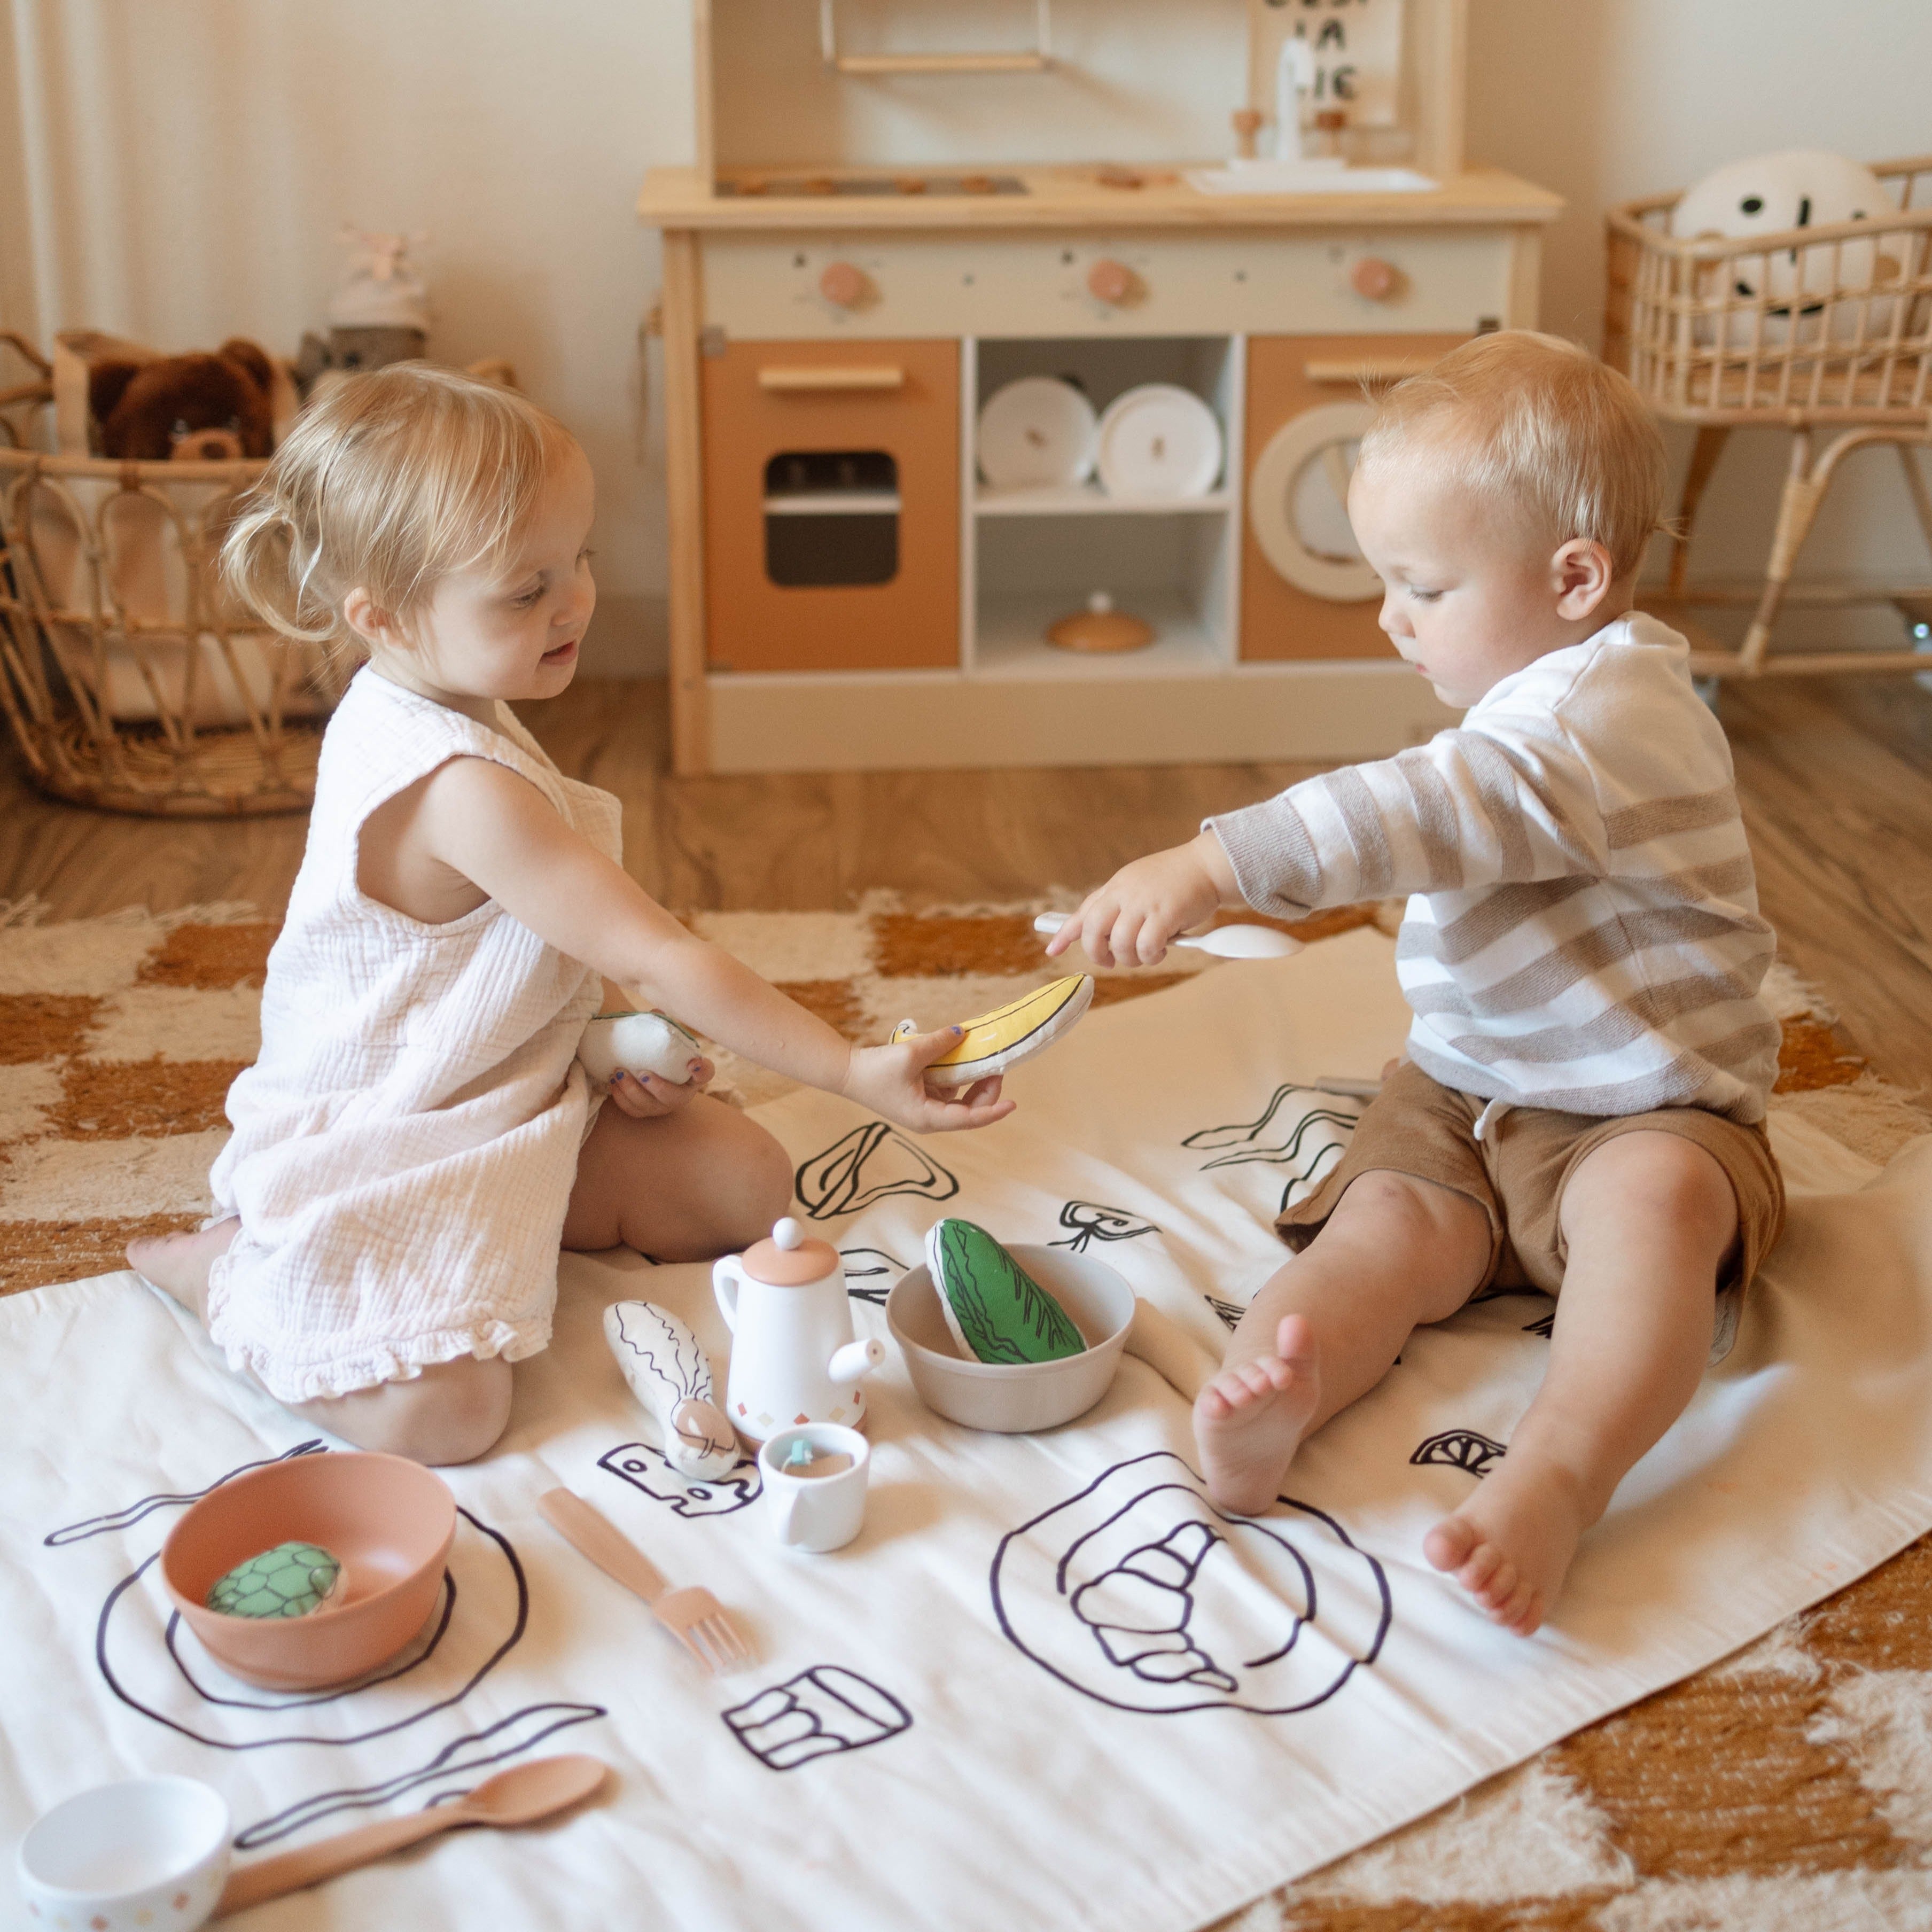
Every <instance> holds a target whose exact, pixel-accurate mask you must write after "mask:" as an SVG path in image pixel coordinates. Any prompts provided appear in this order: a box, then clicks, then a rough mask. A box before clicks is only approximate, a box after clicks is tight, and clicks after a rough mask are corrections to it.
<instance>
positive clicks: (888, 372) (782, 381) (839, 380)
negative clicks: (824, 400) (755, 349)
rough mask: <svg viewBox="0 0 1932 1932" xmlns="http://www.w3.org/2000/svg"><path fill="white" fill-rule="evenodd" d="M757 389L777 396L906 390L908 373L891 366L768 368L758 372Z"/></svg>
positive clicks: (879, 364)
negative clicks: (846, 391) (851, 390)
mask: <svg viewBox="0 0 1932 1932" xmlns="http://www.w3.org/2000/svg"><path fill="white" fill-rule="evenodd" d="M758 387H759V388H760V389H766V390H769V391H770V392H772V393H773V394H775V395H814V394H818V393H822V392H824V391H826V390H832V389H904V387H905V371H904V370H903V369H901V368H900V367H899V366H898V365H897V364H896V363H892V362H881V363H876V364H867V365H865V366H864V367H862V368H861V367H858V366H853V367H851V368H839V367H838V366H837V365H829V364H828V365H825V366H823V367H814V368H785V367H783V366H780V365H767V366H766V368H762V369H760V371H758Z"/></svg>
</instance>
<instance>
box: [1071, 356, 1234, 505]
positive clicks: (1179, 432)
mask: <svg viewBox="0 0 1932 1932" xmlns="http://www.w3.org/2000/svg"><path fill="white" fill-rule="evenodd" d="M1094 453H1095V460H1097V463H1099V466H1100V481H1101V482H1102V483H1103V484H1104V485H1105V486H1106V490H1107V493H1108V494H1109V496H1205V495H1206V494H1207V493H1208V491H1209V490H1211V489H1213V488H1214V484H1215V482H1216V481H1217V478H1219V477H1220V474H1221V425H1220V421H1219V419H1217V417H1216V416H1215V414H1214V411H1213V410H1211V409H1210V408H1209V407H1208V405H1207V404H1205V403H1204V402H1203V401H1202V400H1201V398H1199V396H1197V395H1196V394H1195V393H1194V392H1193V390H1192V389H1181V388H1180V387H1179V386H1178V385H1176V384H1175V383H1142V385H1141V386H1140V387H1139V388H1138V389H1130V390H1128V391H1127V393H1126V394H1125V395H1120V396H1116V397H1115V398H1114V400H1113V401H1112V402H1111V403H1109V404H1108V405H1107V413H1106V415H1105V416H1102V417H1101V419H1100V430H1099V432H1098V434H1097V436H1096V437H1095V439H1094Z"/></svg>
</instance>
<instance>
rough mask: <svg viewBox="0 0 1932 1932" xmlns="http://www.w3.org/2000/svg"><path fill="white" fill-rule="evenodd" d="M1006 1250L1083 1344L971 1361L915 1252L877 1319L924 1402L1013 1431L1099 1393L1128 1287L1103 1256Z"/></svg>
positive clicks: (1090, 1401)
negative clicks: (1047, 1357) (1032, 1358)
mask: <svg viewBox="0 0 1932 1932" xmlns="http://www.w3.org/2000/svg"><path fill="white" fill-rule="evenodd" d="M1009 1252H1010V1253H1011V1254H1012V1256H1013V1259H1015V1260H1016V1261H1017V1262H1019V1265H1020V1266H1021V1267H1022V1268H1025V1270H1026V1271H1027V1273H1028V1274H1030V1275H1031V1276H1032V1277H1033V1278H1034V1280H1035V1281H1037V1282H1038V1283H1040V1286H1041V1287H1043V1289H1046V1290H1047V1291H1048V1292H1049V1293H1050V1294H1051V1295H1052V1296H1053V1297H1054V1298H1055V1300H1056V1301H1058V1303H1059V1304H1060V1305H1061V1307H1063V1308H1064V1309H1065V1310H1066V1311H1067V1314H1068V1315H1069V1316H1070V1317H1071V1318H1072V1319H1073V1325H1074V1326H1075V1327H1076V1328H1078V1329H1079V1331H1080V1332H1081V1334H1082V1335H1083V1336H1084V1337H1085V1338H1086V1342H1087V1348H1086V1352H1085V1354H1082V1355H1068V1356H1066V1357H1064V1358H1063V1359H1062V1360H1061V1361H1057V1362H1025V1363H1010V1362H977V1361H972V1360H971V1359H970V1358H968V1357H965V1356H963V1355H961V1354H960V1352H959V1345H958V1344H957V1343H956V1342H955V1341H954V1340H953V1336H952V1332H951V1331H950V1330H949V1329H948V1328H947V1325H946V1318H945V1316H943V1315H942V1314H941V1313H940V1310H939V1295H938V1290H937V1289H935V1288H934V1286H933V1285H932V1274H930V1272H929V1271H928V1270H927V1268H926V1265H925V1263H924V1262H921V1263H920V1264H919V1266H918V1267H917V1268H912V1269H909V1270H908V1271H907V1272H906V1273H905V1274H902V1275H901V1276H900V1277H899V1278H898V1280H897V1281H896V1282H895V1283H893V1285H892V1292H891V1293H890V1294H889V1295H887V1296H886V1327H887V1328H889V1329H890V1330H891V1331H892V1340H894V1341H895V1342H896V1343H898V1345H899V1352H900V1353H901V1354H902V1355H904V1357H905V1361H906V1367H907V1369H909V1370H910V1371H911V1373H912V1385H913V1388H916V1390H918V1391H919V1399H920V1400H922V1402H924V1403H925V1404H926V1406H927V1407H928V1408H929V1409H937V1410H938V1412H939V1413H940V1414H941V1415H943V1416H944V1417H945V1418H947V1421H950V1422H961V1423H964V1424H965V1425H966V1427H968V1429H992V1430H999V1431H1000V1432H1001V1433H1002V1434H1004V1435H1017V1434H1019V1433H1022V1432H1024V1431H1026V1430H1034V1429H1052V1428H1054V1427H1056V1426H1057V1425H1058V1424H1061V1423H1063V1422H1071V1421H1073V1418H1075V1417H1076V1415H1085V1413H1086V1412H1087V1411H1088V1409H1091V1408H1092V1407H1093V1406H1094V1404H1095V1403H1097V1402H1098V1401H1099V1400H1100V1398H1101V1397H1103V1395H1105V1394H1106V1393H1107V1390H1108V1388H1109V1385H1111V1384H1112V1381H1113V1379H1114V1372H1115V1370H1117V1369H1118V1368H1119V1367H1120V1366H1121V1349H1124V1347H1125V1346H1127V1331H1128V1329H1129V1328H1131V1327H1132V1326H1133V1319H1134V1292H1133V1289H1130V1287H1129V1286H1127V1283H1125V1282H1124V1281H1123V1280H1121V1277H1119V1276H1118V1274H1115V1272H1114V1271H1113V1270H1112V1268H1109V1267H1108V1265H1106V1262H1097V1261H1091V1260H1089V1259H1088V1257H1087V1256H1085V1255H1075V1254H1069V1253H1067V1252H1066V1251H1065V1250H1064V1249H1061V1248H1043V1247H1013V1248H1011V1249H1010V1250H1009Z"/></svg>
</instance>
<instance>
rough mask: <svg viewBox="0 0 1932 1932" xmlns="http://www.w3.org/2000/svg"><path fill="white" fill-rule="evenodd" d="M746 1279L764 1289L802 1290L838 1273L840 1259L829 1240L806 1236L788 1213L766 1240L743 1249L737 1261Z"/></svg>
mask: <svg viewBox="0 0 1932 1932" xmlns="http://www.w3.org/2000/svg"><path fill="white" fill-rule="evenodd" d="M738 1265H739V1267H740V1268H742V1269H743V1270H744V1271H745V1276H746V1277H747V1278H748V1280H752V1281H756V1282H762V1283H763V1284H764V1285H765V1286H766V1287H767V1288H802V1287H804V1286H805V1284H806V1283H808V1282H814V1281H823V1280H824V1279H825V1277H826V1276H827V1275H829V1274H835V1273H837V1272H838V1271H841V1270H842V1269H843V1268H844V1265H845V1264H844V1260H843V1259H841V1256H840V1255H839V1253H838V1250H837V1249H836V1248H835V1247H833V1246H832V1244H831V1243H830V1242H829V1241H818V1240H816V1239H814V1238H813V1237H811V1236H810V1235H807V1234H806V1233H805V1230H804V1229H802V1228H801V1227H800V1226H799V1224H798V1223H796V1221H794V1220H793V1219H792V1217H790V1215H789V1214H787V1216H786V1217H784V1220H782V1221H780V1222H779V1223H778V1224H777V1225H776V1226H775V1227H774V1228H773V1229H772V1232H771V1234H770V1235H769V1238H766V1240H764V1241H757V1242H754V1243H753V1244H752V1245H751V1247H748V1248H747V1249H746V1250H745V1253H744V1255H743V1256H742V1259H740V1261H739V1264H738Z"/></svg>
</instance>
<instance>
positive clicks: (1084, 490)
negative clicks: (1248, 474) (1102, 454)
mask: <svg viewBox="0 0 1932 1932" xmlns="http://www.w3.org/2000/svg"><path fill="white" fill-rule="evenodd" d="M1234 507H1235V497H1234V493H1233V491H1232V490H1226V489H1221V490H1209V491H1208V493H1206V494H1205V496H1109V495H1108V493H1106V490H1103V489H1102V488H1101V487H1100V484H1097V483H1076V484H1073V486H1072V487H1070V488H1067V489H1039V490H989V489H987V488H986V487H985V486H984V485H981V487H980V488H979V490H977V492H976V493H975V494H974V498H973V510H974V514H975V515H976V516H981V517H1107V516H1116V517H1194V516H1206V515H1210V514H1215V513H1217V512H1220V511H1225V510H1232V508H1234Z"/></svg>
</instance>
